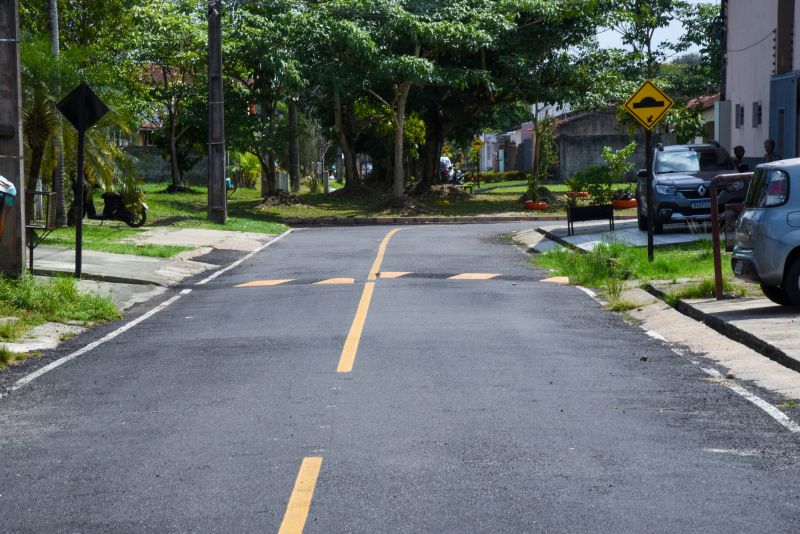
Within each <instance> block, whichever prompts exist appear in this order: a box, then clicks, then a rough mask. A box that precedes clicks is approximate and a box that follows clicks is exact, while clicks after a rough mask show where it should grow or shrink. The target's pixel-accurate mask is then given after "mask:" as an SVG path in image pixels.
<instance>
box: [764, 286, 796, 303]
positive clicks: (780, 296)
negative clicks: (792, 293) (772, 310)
mask: <svg viewBox="0 0 800 534" xmlns="http://www.w3.org/2000/svg"><path fill="white" fill-rule="evenodd" d="M761 291H763V292H764V296H765V297H767V298H768V299H769V300H771V301H772V302H774V303H775V304H780V305H781V306H790V305H791V304H792V301H791V300H789V296H788V295H787V294H786V291H784V290H783V288H782V287H775V286H767V285H764V284H761Z"/></svg>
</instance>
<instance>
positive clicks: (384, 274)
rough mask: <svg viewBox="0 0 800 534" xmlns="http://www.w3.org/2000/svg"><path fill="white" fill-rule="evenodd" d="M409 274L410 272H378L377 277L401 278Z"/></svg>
mask: <svg viewBox="0 0 800 534" xmlns="http://www.w3.org/2000/svg"><path fill="white" fill-rule="evenodd" d="M409 274H411V273H378V278H386V279H387V280H391V279H393V278H402V277H404V276H407V275H409Z"/></svg>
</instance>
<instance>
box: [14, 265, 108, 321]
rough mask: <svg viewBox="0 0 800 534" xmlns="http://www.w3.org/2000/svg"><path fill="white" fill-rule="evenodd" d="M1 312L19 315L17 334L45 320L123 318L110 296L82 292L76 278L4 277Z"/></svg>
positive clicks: (104, 319)
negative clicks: (76, 283)
mask: <svg viewBox="0 0 800 534" xmlns="http://www.w3.org/2000/svg"><path fill="white" fill-rule="evenodd" d="M0 314H2V315H5V316H12V317H18V318H19V319H20V325H19V328H18V330H17V331H16V334H17V335H19V334H21V333H22V332H23V331H24V330H25V329H26V328H29V327H31V326H35V325H37V324H41V323H44V322H67V321H83V322H104V321H111V320H114V319H118V318H120V317H121V314H120V312H119V310H117V307H116V306H115V305H114V303H113V302H112V301H111V299H110V298H108V297H101V296H99V295H97V294H95V293H88V292H82V291H79V290H78V288H77V286H76V285H75V279H74V278H72V277H66V276H65V277H58V278H51V279H48V280H45V281H39V280H37V279H35V278H34V277H33V276H30V275H25V276H23V277H21V278H13V279H12V278H5V277H0Z"/></svg>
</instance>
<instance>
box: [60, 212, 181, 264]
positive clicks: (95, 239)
mask: <svg viewBox="0 0 800 534" xmlns="http://www.w3.org/2000/svg"><path fill="white" fill-rule="evenodd" d="M142 231H143V230H142V229H141V228H130V227H128V226H125V225H124V224H123V223H120V222H117V221H113V222H111V221H107V222H104V223H103V225H102V226H101V225H100V224H99V223H97V222H96V221H89V222H87V221H84V222H83V248H85V249H87V250H98V251H100V252H114V253H116V254H134V255H137V256H151V257H156V258H171V257H172V256H174V255H176V254H178V253H180V252H183V251H185V250H192V247H180V246H173V245H140V244H135V243H130V242H123V241H122V240H123V239H128V238H132V237H135V236H136V235H138V234H139V233H140V232H142ZM44 245H46V246H54V247H67V248H75V228H59V229H58V230H55V231H54V232H53V233H52V234H50V235H49V236H47V238H46V239H45V241H44Z"/></svg>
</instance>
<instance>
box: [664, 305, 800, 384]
mask: <svg viewBox="0 0 800 534" xmlns="http://www.w3.org/2000/svg"><path fill="white" fill-rule="evenodd" d="M678 309H679V311H682V312H683V313H685V314H686V315H689V316H690V317H693V318H694V319H697V320H699V321H702V322H704V323H705V324H707V325H708V326H710V327H711V328H713V329H715V330H717V331H718V332H721V333H722V334H724V335H726V336H728V337H730V338H731V339H734V340H735V341H739V342H740V343H742V344H744V345H746V346H748V347H750V348H751V349H753V350H755V351H756V352H759V353H761V354H763V355H765V356H767V357H769V358H771V359H773V360H775V361H777V362H779V363H781V364H783V365H785V366H787V367H790V368H792V369H794V370H796V371H800V309H798V308H793V307H787V306H779V305H777V304H775V303H773V302H772V301H770V300H768V299H766V298H764V297H748V298H739V299H726V300H716V299H692V300H685V301H681V302H680V303H679V306H678Z"/></svg>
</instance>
